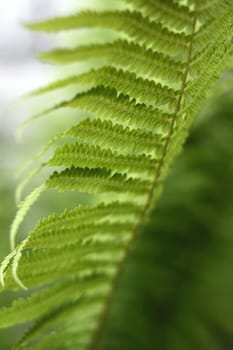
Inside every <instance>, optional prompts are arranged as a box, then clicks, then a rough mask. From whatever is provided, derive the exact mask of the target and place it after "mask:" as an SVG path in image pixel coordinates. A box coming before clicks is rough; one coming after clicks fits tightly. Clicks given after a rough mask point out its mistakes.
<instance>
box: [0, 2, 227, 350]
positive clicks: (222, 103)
mask: <svg viewBox="0 0 233 350" xmlns="http://www.w3.org/2000/svg"><path fill="white" fill-rule="evenodd" d="M84 3H85V2H83V1H81V0H80V1H69V5H68V4H67V2H66V1H65V0H60V1H58V0H50V1H47V0H17V1H14V4H13V2H12V1H0V76H1V79H0V242H1V243H0V259H2V257H3V256H5V255H6V254H7V253H8V252H9V236H8V234H9V227H10V224H11V221H12V219H13V217H14V214H15V210H16V205H15V198H14V197H15V195H14V192H15V187H16V183H17V181H18V180H17V178H16V176H15V175H16V173H17V169H18V168H19V167H20V165H21V164H23V163H24V162H25V161H26V160H27V159H28V158H30V156H31V155H32V154H33V153H34V152H36V151H37V150H38V149H40V147H41V146H39V145H41V142H42V141H43V139H46V138H47V137H48V136H49V135H48V134H49V131H48V128H46V125H47V124H46V122H44V124H43V123H42V124H43V125H42V127H40V129H39V130H38V127H35V128H33V127H32V128H30V129H29V131H27V132H26V135H25V140H24V142H21V141H20V140H19V139H17V138H16V137H15V135H16V129H17V126H18V125H19V124H20V122H22V121H23V120H25V119H26V118H27V117H28V116H29V115H31V114H33V111H34V109H36V108H37V107H38V102H37V103H36V104H35V105H33V104H25V103H23V104H21V103H19V102H18V98H19V97H20V96H21V95H23V94H24V93H26V92H28V91H30V90H31V89H33V88H36V87H38V86H40V85H43V84H44V83H45V82H47V81H49V80H51V79H52V78H53V77H55V76H57V75H59V74H60V72H57V68H52V67H49V66H47V65H45V64H41V63H38V62H37V61H36V59H35V55H36V53H38V52H39V51H44V50H47V49H49V48H50V47H52V46H53V45H54V43H55V40H58V41H59V40H61V38H60V39H59V38H56V39H55V38H53V37H48V36H46V35H41V34H36V33H30V32H28V31H27V30H25V29H24V28H23V27H22V26H21V25H20V22H22V21H33V20H38V19H41V18H44V17H49V16H51V15H53V16H54V15H55V14H57V15H58V14H60V13H65V12H69V11H70V9H71V8H77V7H80V6H83V4H84ZM84 5H85V4H84ZM70 40H74V42H75V40H76V39H75V38H74V37H73V38H72V39H70ZM68 42H69V41H68ZM231 77H232V72H230V71H229V72H228V73H227V74H226V73H225V75H224V76H223V78H222V79H223V80H224V81H225V80H226V79H228V78H230V79H231ZM232 111H233V93H232V89H227V91H225V92H221V88H220V94H219V96H218V97H213V98H212V99H211V102H210V103H209V104H208V106H207V107H206V109H205V111H204V113H202V115H201V116H199V118H198V120H197V121H196V123H195V125H194V126H193V128H192V132H191V136H190V138H189V140H188V142H187V145H186V148H185V150H184V152H183V153H182V155H180V156H179V159H178V160H177V162H176V164H175V166H174V167H173V169H172V174H171V175H170V177H169V179H168V181H167V186H165V187H166V189H165V192H164V194H163V196H162V199H161V201H160V203H159V206H158V218H159V219H158V220H157V223H156V225H157V231H158V232H160V233H161V232H163V233H164V232H165V233H164V235H165V236H166V233H167V235H168V236H169V235H172V234H173V233H174V237H176V236H177V235H178V232H181V233H182V235H186V234H189V235H190V236H192V235H193V236H195V235H197V234H198V233H199V236H198V237H199V238H198V239H199V241H200V242H199V244H200V245H201V243H202V240H201V237H202V236H201V237H200V230H201V234H202V235H205V234H206V235H207V234H208V237H210V241H212V240H214V244H215V245H216V246H218V245H219V247H220V248H219V252H220V253H219V254H220V256H221V257H222V258H221V259H216V260H214V259H213V256H212V257H211V259H210V262H209V265H210V267H208V269H207V268H206V269H207V270H206V274H208V275H209V274H211V276H212V280H211V281H212V282H211V283H212V285H213V288H215V290H216V292H215V293H214V295H215V299H214V297H213V303H214V302H215V304H217V305H219V318H220V317H221V318H222V319H223V320H225V323H226V327H225V328H226V329H227V330H226V329H225V328H224V327H223V328H224V329H223V330H224V332H223V334H221V336H220V338H221V341H220V340H219V341H220V343H221V344H222V346H221V347H219V348H218V349H223V350H232V349H233V344H232V342H231V340H230V334H231V332H232V331H233V329H232V328H233V327H231V326H230V322H231V317H230V313H231V312H233V277H232V273H231V271H232V268H233V239H232V232H233V196H232V194H233V186H232V178H233V147H232V140H233V115H232V114H233V113H232ZM57 124H58V125H57V128H58V130H59V122H58V123H57ZM37 126H38V125H37ZM41 130H43V132H42V133H41V132H39V131H41ZM61 201H62V203H61ZM75 201H76V199H74V198H73V200H68V199H67V197H66V196H65V195H64V197H63V198H62V199H61V197H59V202H60V203H59V204H62V206H64V205H66V204H67V205H68V206H72V204H73V203H74V202H75ZM79 201H82V202H85V201H88V198H86V197H85V196H83V197H79ZM51 207H52V208H53V210H58V209H59V206H58V205H57V198H56V195H55V197H54V196H52V197H51V196H47V197H43V199H42V200H41V201H40V203H39V204H38V205H36V206H35V208H34V209H33V213H32V214H31V215H30V216H29V218H28V219H27V223H26V226H25V228H27V227H28V229H29V228H30V227H31V226H32V225H33V224H34V222H35V221H36V218H37V217H39V216H40V215H42V214H43V213H44V212H46V211H47V210H48V209H50V208H51ZM167 217H169V220H167ZM198 231H199V232H198ZM211 237H212V238H211ZM205 242H206V241H205ZM205 244H206V243H205ZM173 248H174V251H175V249H178V248H177V247H176V245H175V243H174V242H173V243H171V252H170V254H171V255H172V254H175V253H174V252H173V253H172V251H173ZM220 250H221V251H220ZM190 254H191V253H190ZM207 258H208V257H207ZM184 259H188V257H186V258H184ZM207 260H208V259H207ZM183 263H184V264H185V263H186V261H185V260H184V261H183ZM209 265H208V264H207V266H209ZM11 299H12V294H10V293H3V294H2V295H0V304H1V306H2V305H8V304H9V303H10V301H11ZM228 314H229V315H228ZM227 320H228V321H227ZM223 324H224V322H223ZM21 331H22V329H21V328H20V327H18V328H17V329H12V330H7V331H0V349H1V350H7V349H10V345H11V344H12V342H14V340H15V339H17V338H18V336H19V333H20V332H21ZM232 334H233V332H232Z"/></svg>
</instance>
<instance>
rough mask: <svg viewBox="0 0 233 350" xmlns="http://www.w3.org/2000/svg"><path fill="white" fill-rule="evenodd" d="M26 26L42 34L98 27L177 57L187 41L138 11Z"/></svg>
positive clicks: (89, 14) (88, 14)
mask: <svg viewBox="0 0 233 350" xmlns="http://www.w3.org/2000/svg"><path fill="white" fill-rule="evenodd" d="M27 26H28V27H29V28H30V29H33V30H38V31H43V32H59V31H62V30H71V29H80V28H98V27H102V28H107V29H111V30H115V31H117V32H118V33H119V32H120V33H124V34H126V35H127V36H128V38H129V39H134V40H137V41H138V42H139V43H142V44H144V45H146V46H147V47H149V48H153V49H155V50H156V51H157V50H158V51H161V52H165V53H167V54H169V55H171V56H177V54H178V53H179V54H182V53H183V52H184V50H187V45H186V43H187V40H188V37H187V36H186V35H185V34H184V33H174V32H173V31H171V30H169V29H167V28H165V27H163V26H162V25H161V24H160V23H156V22H154V21H151V20H148V17H145V16H142V14H141V12H140V11H127V10H126V11H119V12H117V11H106V12H93V11H87V12H81V13H78V14H76V15H73V16H67V17H60V18H53V19H49V20H46V21H43V22H38V23H30V24H27ZM94 47H95V46H94ZM92 50H93V48H92ZM178 56H179V55H178ZM180 56H181V55H180ZM181 57H182V56H181ZM181 57H180V58H181Z"/></svg>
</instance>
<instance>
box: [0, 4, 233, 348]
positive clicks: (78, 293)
mask: <svg viewBox="0 0 233 350" xmlns="http://www.w3.org/2000/svg"><path fill="white" fill-rule="evenodd" d="M122 2H123V3H124V4H125V6H124V7H123V9H122V7H121V6H120V5H119V10H116V11H105V12H96V11H95V9H94V10H93V11H92V10H90V11H85V12H81V13H78V14H74V15H71V16H67V17H61V18H55V19H50V20H46V21H43V22H40V23H36V24H29V25H28V26H29V27H30V28H31V29H34V30H39V31H46V32H59V31H62V30H63V31H67V30H71V29H83V28H85V29H93V28H99V27H101V28H105V29H106V30H107V31H109V33H110V32H111V31H112V30H113V31H114V32H115V34H116V33H118V34H119V36H114V38H116V37H117V38H118V39H117V40H115V41H113V42H108V43H105V44H95V45H86V46H79V47H75V48H73V49H64V48H58V49H56V50H54V51H50V52H47V53H43V54H41V55H40V57H41V58H42V59H43V60H46V61H48V62H51V63H58V64H66V63H76V62H79V61H86V60H89V64H90V63H91V67H92V68H91V69H89V70H88V71H86V72H81V73H79V75H77V74H75V72H74V73H73V74H72V75H71V76H70V77H68V78H66V79H63V80H60V81H55V82H54V83H51V84H50V85H47V86H44V87H42V88H40V89H38V90H36V91H34V92H32V93H31V97H32V96H37V95H40V94H42V93H47V92H52V91H56V90H57V89H62V88H65V87H68V86H70V85H74V86H75V85H79V86H78V89H79V90H78V92H76V94H75V96H73V97H72V96H67V99H66V100H65V99H63V100H62V101H61V102H59V103H58V104H57V105H55V106H51V107H50V108H48V109H47V110H45V111H42V112H41V113H39V114H37V115H35V116H33V117H32V118H31V119H32V120H34V119H37V118H39V117H41V116H45V115H48V114H49V113H50V112H55V111H56V110H59V109H62V108H64V109H65V108H73V109H77V110H79V112H80V111H83V112H85V113H86V114H84V113H83V114H82V118H81V121H80V120H78V121H77V122H76V123H75V125H74V126H73V127H71V128H68V129H67V130H66V131H64V132H62V133H60V134H59V135H56V136H54V137H53V138H52V139H51V140H50V141H49V142H48V143H47V145H46V146H45V148H44V149H43V150H42V151H41V152H40V153H39V154H38V157H40V156H42V155H44V154H45V153H46V152H47V151H48V150H49V149H50V147H51V146H53V147H54V152H53V154H52V156H51V157H50V158H49V159H46V160H45V161H44V163H43V164H42V165H41V166H39V168H38V169H35V170H32V172H31V173H30V174H29V176H28V177H26V178H25V179H24V180H23V182H22V185H21V187H20V188H19V192H21V190H22V189H23V188H24V187H25V185H26V184H27V182H28V180H30V179H31V177H32V176H33V175H34V174H38V172H39V170H40V169H41V168H46V169H49V171H50V175H48V177H47V179H45V181H44V183H43V185H41V187H40V188H39V189H36V190H35V191H34V192H32V194H30V195H29V196H28V197H26V199H25V200H24V202H23V204H22V206H21V208H20V209H19V211H18V214H17V215H16V218H15V221H14V222H13V225H12V231H11V242H12V246H13V242H14V240H15V235H16V233H17V230H18V228H19V226H20V225H21V223H22V221H23V219H24V217H25V215H26V213H27V212H28V210H29V209H30V207H31V205H32V204H33V203H34V201H35V200H37V198H38V197H39V195H40V193H41V192H42V191H44V190H47V189H56V190H58V191H76V192H77V193H79V192H85V193H89V194H91V197H90V198H91V199H92V203H93V204H92V206H90V207H83V206H81V207H78V208H75V209H73V210H65V211H63V212H62V213H61V214H52V215H50V216H48V217H47V218H45V219H42V220H41V221H40V222H39V223H38V224H37V225H36V226H35V228H34V229H33V230H32V231H31V232H30V234H29V235H28V237H27V238H26V239H24V241H23V242H22V243H20V244H19V245H18V246H17V247H16V248H15V250H14V251H13V252H12V253H11V254H10V255H9V256H8V257H6V258H5V260H4V261H3V263H2V265H1V267H0V279H1V282H2V284H4V285H5V286H3V287H2V290H4V289H5V288H7V289H11V290H19V289H20V287H24V286H26V287H28V288H35V287H43V289H42V290H41V291H37V292H35V291H34V292H33V293H32V295H31V296H30V297H26V298H24V299H19V300H17V301H16V302H15V303H13V305H12V307H8V308H4V309H2V310H0V326H1V327H9V326H12V325H14V324H16V323H21V322H28V321H32V320H35V323H34V324H33V326H32V327H31V328H30V329H29V330H28V332H27V333H26V334H25V335H24V336H23V337H22V338H21V340H19V342H18V343H17V345H16V349H30V348H33V349H46V348H49V347H51V348H52V349H63V348H66V349H76V348H77V347H78V348H79V349H83V350H87V349H89V350H93V349H97V348H98V349H104V346H103V347H101V344H102V343H101V340H102V338H103V337H104V336H105V331H107V326H106V324H107V323H106V319H107V316H108V314H109V312H110V310H111V307H112V305H113V304H112V301H113V296H114V291H115V289H116V287H117V285H118V283H119V281H120V279H121V275H122V271H123V270H124V268H125V266H126V265H127V257H128V254H129V252H130V250H131V249H132V247H133V244H134V241H135V239H136V238H137V236H138V235H140V233H141V232H143V233H144V230H146V229H147V228H148V226H147V225H149V223H150V218H151V213H152V209H153V208H154V206H155V204H156V202H157V199H158V197H159V195H160V192H161V188H162V184H163V181H164V179H165V178H166V176H167V174H168V172H169V168H170V166H171V164H172V161H173V159H174V158H175V156H176V155H177V153H178V152H179V151H180V149H181V147H182V145H183V143H184V141H185V139H186V137H187V135H188V131H189V128H190V125H191V123H192V121H193V119H194V118H195V117H196V115H197V113H198V111H199V110H200V109H201V108H202V106H203V105H204V102H205V100H206V97H207V95H208V94H209V92H210V90H211V88H212V87H213V86H214V84H215V82H216V81H217V79H218V77H219V76H220V74H221V72H222V71H223V70H224V69H225V68H226V67H229V62H230V59H231V58H232V56H233V40H232V38H233V28H232V20H233V5H232V1H229V0H223V1H220V0H215V1H210V0H205V1H202V2H201V1H198V0H189V1H178V0H166V1H164V0H153V1H152V0H149V1H145V0H124V1H122ZM122 2H121V3H122ZM213 28H214V30H213ZM122 34H123V35H122ZM90 60H92V61H93V62H91V61H90ZM96 64H97V65H96ZM80 91H81V92H80ZM79 114H80V113H79ZM60 141H61V142H62V143H63V144H62V145H60V144H59V142H60ZM38 157H37V158H38ZM53 167H56V168H55V169H54V168H53ZM57 167H60V168H59V169H57ZM51 168H52V170H51ZM94 203H100V204H98V205H95V204H94ZM158 248H160V247H158ZM145 249H146V250H145V252H147V251H148V252H149V251H150V249H152V247H150V244H149V243H148V246H146V248H145ZM153 249H154V246H153ZM145 254H146V253H145ZM142 265H143V264H142ZM152 268H153V266H152ZM142 269H143V266H142ZM160 273H161V274H162V273H166V272H160ZM64 276H66V277H64ZM131 288H132V287H131ZM131 295H132V293H131ZM53 332H56V337H55V336H54V333H53ZM110 333H111V331H110ZM108 337H109V339H111V347H110V348H111V349H117V350H118V349H119V348H121V347H118V348H117V346H118V345H117V344H119V342H118V340H116V337H115V336H114V332H113V333H111V334H110V335H109V334H108ZM130 337H131V335H130ZM129 339H130V338H129ZM132 344H133V343H132ZM128 345H129V344H128V343H127V339H126V340H125V348H127V350H128V349H129V348H130V347H127V346H128ZM130 346H131V345H130ZM134 348H135V347H134ZM106 349H109V346H108V347H106Z"/></svg>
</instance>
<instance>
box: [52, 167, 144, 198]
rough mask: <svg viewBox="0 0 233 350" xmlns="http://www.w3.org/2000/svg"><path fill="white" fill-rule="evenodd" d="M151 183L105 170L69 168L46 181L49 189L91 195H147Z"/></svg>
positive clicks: (54, 174) (55, 173)
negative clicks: (106, 193)
mask: <svg viewBox="0 0 233 350" xmlns="http://www.w3.org/2000/svg"><path fill="white" fill-rule="evenodd" d="M149 185H150V183H149V182H148V181H146V180H144V181H140V180H138V179H133V178H128V179H127V176H126V175H125V174H121V173H115V174H114V175H111V171H109V170H107V169H104V168H96V169H89V168H85V169H83V168H74V167H72V168H67V169H65V170H63V171H62V172H60V173H58V172H54V173H53V174H52V175H51V177H50V178H49V179H48V180H47V181H46V186H47V187H48V188H56V189H57V190H59V191H67V190H71V191H79V192H89V193H102V192H116V193H117V192H120V193H125V192H133V193H135V194H140V195H143V194H144V195H145V193H146V191H147V190H148V188H149Z"/></svg>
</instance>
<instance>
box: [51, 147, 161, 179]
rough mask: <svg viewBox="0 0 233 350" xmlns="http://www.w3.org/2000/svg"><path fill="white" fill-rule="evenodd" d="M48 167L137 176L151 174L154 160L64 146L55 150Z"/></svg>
mask: <svg viewBox="0 0 233 350" xmlns="http://www.w3.org/2000/svg"><path fill="white" fill-rule="evenodd" d="M47 164H48V165H50V166H67V167H72V166H74V167H76V166H79V167H82V166H83V167H86V166H87V167H89V168H98V167H100V168H108V169H111V170H112V171H128V172H135V173H139V174H141V175H142V174H143V173H148V174H152V173H153V172H154V169H155V164H156V160H155V159H153V158H152V157H150V156H146V155H144V154H142V155H139V156H134V155H129V156H124V155H122V154H118V153H116V152H113V151H112V150H111V149H101V148H100V146H89V145H83V144H80V143H75V144H68V145H64V146H63V147H61V148H57V149H56V151H55V153H54V155H53V157H52V158H51V159H50V160H49V161H48V163H47Z"/></svg>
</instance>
